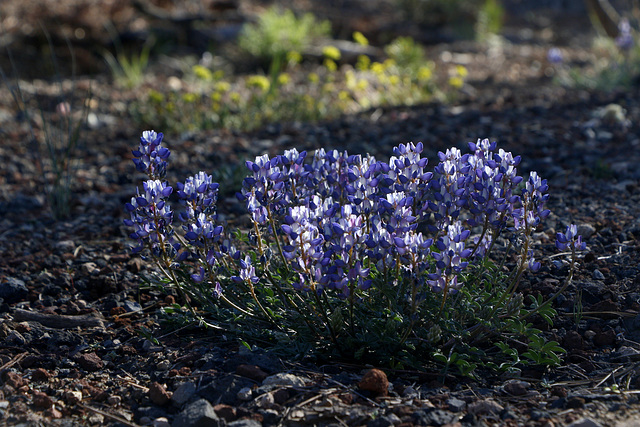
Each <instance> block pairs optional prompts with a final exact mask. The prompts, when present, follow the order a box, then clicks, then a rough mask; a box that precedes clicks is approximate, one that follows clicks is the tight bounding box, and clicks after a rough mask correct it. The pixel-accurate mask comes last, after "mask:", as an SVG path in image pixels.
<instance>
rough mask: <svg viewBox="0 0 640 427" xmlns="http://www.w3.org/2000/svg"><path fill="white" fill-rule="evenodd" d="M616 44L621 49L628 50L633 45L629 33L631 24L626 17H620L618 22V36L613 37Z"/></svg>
mask: <svg viewBox="0 0 640 427" xmlns="http://www.w3.org/2000/svg"><path fill="white" fill-rule="evenodd" d="M615 42H616V46H618V47H619V48H620V49H622V50H629V49H631V48H632V47H633V45H634V43H635V41H634V39H633V34H632V33H631V25H629V20H628V19H627V18H622V19H621V20H620V23H619V24H618V36H617V37H616V39H615Z"/></svg>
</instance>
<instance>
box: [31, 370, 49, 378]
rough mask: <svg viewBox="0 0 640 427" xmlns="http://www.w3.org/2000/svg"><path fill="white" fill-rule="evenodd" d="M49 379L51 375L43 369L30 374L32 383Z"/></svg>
mask: <svg viewBox="0 0 640 427" xmlns="http://www.w3.org/2000/svg"><path fill="white" fill-rule="evenodd" d="M49 378H51V374H50V373H49V372H48V371H47V370H46V369H43V368H38V369H36V370H35V371H33V373H32V374H31V379H32V380H33V381H48V380H49Z"/></svg>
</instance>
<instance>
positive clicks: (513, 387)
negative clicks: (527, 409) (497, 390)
mask: <svg viewBox="0 0 640 427" xmlns="http://www.w3.org/2000/svg"><path fill="white" fill-rule="evenodd" d="M529 386H530V384H529V383H528V382H526V381H520V380H509V381H507V382H506V383H504V385H503V386H502V388H503V389H504V391H506V392H507V393H509V394H510V395H512V396H523V395H525V394H527V392H528V391H529V390H528V389H529Z"/></svg>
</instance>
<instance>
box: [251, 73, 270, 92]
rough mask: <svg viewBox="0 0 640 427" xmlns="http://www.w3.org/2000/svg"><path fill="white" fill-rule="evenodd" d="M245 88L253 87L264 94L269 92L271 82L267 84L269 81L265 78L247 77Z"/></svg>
mask: <svg viewBox="0 0 640 427" xmlns="http://www.w3.org/2000/svg"><path fill="white" fill-rule="evenodd" d="M247 86H249V87H255V88H258V89H260V90H262V91H263V92H266V91H267V90H269V87H270V86H271V82H269V79H268V78H266V77H265V76H258V75H254V76H249V78H248V79H247Z"/></svg>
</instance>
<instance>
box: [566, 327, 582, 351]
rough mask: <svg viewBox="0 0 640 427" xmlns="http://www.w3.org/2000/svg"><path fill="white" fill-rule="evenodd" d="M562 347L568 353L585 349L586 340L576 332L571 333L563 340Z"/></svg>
mask: <svg viewBox="0 0 640 427" xmlns="http://www.w3.org/2000/svg"><path fill="white" fill-rule="evenodd" d="M562 346H563V347H564V348H565V350H567V351H571V350H582V349H584V339H583V338H582V335H580V334H579V333H578V332H576V331H569V332H567V335H565V337H564V339H563V340H562Z"/></svg>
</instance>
